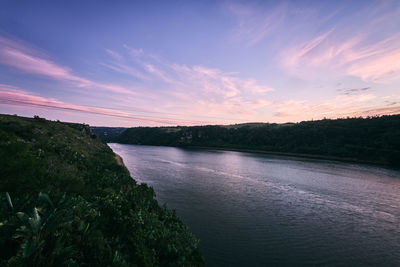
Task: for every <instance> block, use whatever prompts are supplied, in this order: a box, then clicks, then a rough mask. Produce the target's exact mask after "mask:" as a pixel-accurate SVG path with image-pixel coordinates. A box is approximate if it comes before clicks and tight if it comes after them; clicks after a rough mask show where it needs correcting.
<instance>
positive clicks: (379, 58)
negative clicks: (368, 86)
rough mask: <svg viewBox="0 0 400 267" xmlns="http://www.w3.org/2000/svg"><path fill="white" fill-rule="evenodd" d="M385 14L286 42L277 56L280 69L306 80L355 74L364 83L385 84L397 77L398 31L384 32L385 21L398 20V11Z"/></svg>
mask: <svg viewBox="0 0 400 267" xmlns="http://www.w3.org/2000/svg"><path fill="white" fill-rule="evenodd" d="M363 12H365V11H363V10H361V11H360V14H359V16H361V14H363ZM382 12H383V11H382ZM382 12H377V13H378V14H381V13H382ZM385 14H386V16H385V17H384V18H382V17H380V19H379V20H377V19H375V20H374V19H371V20H370V21H366V23H364V24H363V25H362V26H360V25H357V27H356V26H353V25H348V26H346V27H342V26H341V25H338V26H336V27H333V28H331V29H329V30H325V31H323V32H321V33H319V34H317V35H315V36H314V37H313V38H311V39H309V40H306V41H304V42H303V43H300V44H292V45H289V46H288V47H286V48H284V49H283V50H282V52H281V53H280V55H279V56H280V61H281V65H282V66H283V69H284V70H286V71H287V72H289V73H290V74H292V75H294V76H298V77H301V78H303V79H307V80H312V79H315V78H318V77H327V76H328V77H329V76H335V77H338V76H355V77H359V78H360V79H361V80H363V81H364V82H379V83H388V82H391V81H393V80H398V79H400V34H398V33H395V34H393V32H392V33H391V34H390V33H387V31H386V27H387V25H388V23H396V21H397V23H400V20H399V17H400V10H397V11H396V12H394V11H393V12H386V13H385ZM369 15H370V14H369ZM370 16H371V15H370Z"/></svg>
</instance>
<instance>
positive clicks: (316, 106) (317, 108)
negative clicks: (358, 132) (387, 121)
mask: <svg viewBox="0 0 400 267" xmlns="http://www.w3.org/2000/svg"><path fill="white" fill-rule="evenodd" d="M385 99H386V97H378V96H376V95H374V94H358V95H339V96H337V97H335V98H333V99H330V100H325V101H320V102H319V103H312V102H310V101H307V100H294V99H293V100H287V101H284V102H281V103H276V104H275V105H274V110H275V114H274V116H275V117H276V118H277V119H278V121H281V122H284V121H301V120H307V119H311V118H313V119H322V118H338V117H347V116H349V117H355V116H371V115H390V114H398V113H399V112H400V102H397V101H395V102H394V104H393V105H388V103H387V101H386V100H385ZM391 99H400V96H397V97H396V96H392V97H391ZM375 111H376V112H375ZM374 112H375V113H374Z"/></svg>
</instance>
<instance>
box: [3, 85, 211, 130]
mask: <svg viewBox="0 0 400 267" xmlns="http://www.w3.org/2000/svg"><path fill="white" fill-rule="evenodd" d="M0 103H3V104H9V105H17V106H20V105H26V106H32V107H38V108H45V109H56V110H61V111H74V112H83V113H89V114H97V115H103V116H111V117H118V118H123V119H127V120H133V121H139V122H142V123H147V124H148V123H150V124H154V125H159V124H163V125H179V124H185V125H194V124H199V123H203V124H207V122H206V121H196V120H184V119H171V118H162V117H156V116H137V115H134V114H132V113H130V112H124V111H120V110H115V109H109V108H99V107H91V106H84V105H75V104H70V103H65V102H62V101H59V100H56V99H54V98H45V97H41V96H36V95H32V94H31V93H29V92H27V91H25V90H23V89H21V88H18V87H15V86H10V85H6V84H0Z"/></svg>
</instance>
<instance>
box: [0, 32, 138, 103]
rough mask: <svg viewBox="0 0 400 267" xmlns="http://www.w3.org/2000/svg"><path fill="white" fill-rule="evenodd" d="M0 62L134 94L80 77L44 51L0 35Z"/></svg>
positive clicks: (84, 85) (30, 71) (52, 76)
mask: <svg viewBox="0 0 400 267" xmlns="http://www.w3.org/2000/svg"><path fill="white" fill-rule="evenodd" d="M0 64H3V65H7V66H10V67H13V68H15V69H17V70H19V71H23V72H25V73H29V74H32V75H39V76H44V77H47V78H50V79H54V80H60V81H66V82H69V83H71V84H72V85H73V86H77V87H86V88H93V89H103V90H108V91H113V92H117V93H124V94H130V95H132V94H134V93H133V91H132V90H130V89H128V88H125V87H123V86H119V85H115V84H107V83H100V82H96V81H91V80H89V79H85V78H82V77H79V76H77V75H75V74H73V73H72V71H71V70H70V69H69V68H66V67H63V66H60V65H58V64H56V63H54V62H53V61H52V60H50V59H48V58H47V57H46V56H45V55H43V54H42V53H40V52H38V51H36V50H34V49H32V48H30V47H28V46H27V45H25V44H22V43H21V42H19V41H14V40H11V39H6V38H4V37H1V36H0Z"/></svg>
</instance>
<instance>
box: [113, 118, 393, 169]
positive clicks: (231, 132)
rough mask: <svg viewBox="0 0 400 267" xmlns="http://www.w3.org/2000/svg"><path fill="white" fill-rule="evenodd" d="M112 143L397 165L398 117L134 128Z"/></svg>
mask: <svg viewBox="0 0 400 267" xmlns="http://www.w3.org/2000/svg"><path fill="white" fill-rule="evenodd" d="M109 141H112V142H117V143H127V144H142V145H164V146H183V147H215V148H224V149H249V150H257V151H265V152H278V153H287V154H297V155H312V156H321V157H333V158H338V159H339V158H342V159H350V160H355V161H366V162H375V163H383V164H392V165H394V166H400V115H393V116H382V117H370V118H346V119H336V120H328V119H324V120H319V121H304V122H300V123H286V124H275V123H272V124H269V123H248V124H237V125H229V126H193V127H179V126H178V127H153V128H150V127H136V128H129V129H126V130H125V131H124V132H122V133H121V134H120V135H118V136H115V137H114V138H113V139H112V140H109Z"/></svg>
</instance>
